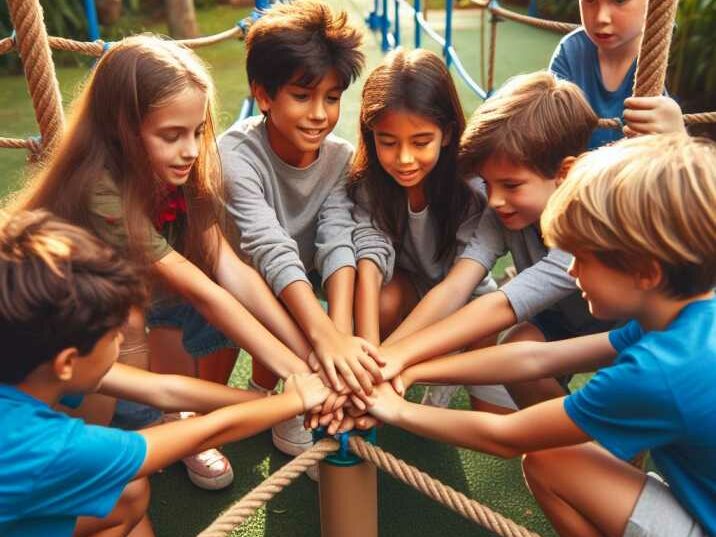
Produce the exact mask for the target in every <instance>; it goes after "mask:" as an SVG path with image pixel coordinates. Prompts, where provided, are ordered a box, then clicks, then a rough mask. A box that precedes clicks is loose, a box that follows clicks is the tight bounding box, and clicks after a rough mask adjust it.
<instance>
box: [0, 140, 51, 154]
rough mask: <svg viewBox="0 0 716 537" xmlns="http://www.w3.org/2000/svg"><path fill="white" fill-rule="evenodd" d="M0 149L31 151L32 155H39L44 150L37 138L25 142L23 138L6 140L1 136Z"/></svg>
mask: <svg viewBox="0 0 716 537" xmlns="http://www.w3.org/2000/svg"><path fill="white" fill-rule="evenodd" d="M0 147H3V148H6V149H29V150H30V151H31V152H32V153H39V152H40V150H41V149H42V144H40V142H39V140H37V138H27V139H25V140H23V139H21V138H5V137H3V136H0Z"/></svg>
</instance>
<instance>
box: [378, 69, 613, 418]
mask: <svg viewBox="0 0 716 537" xmlns="http://www.w3.org/2000/svg"><path fill="white" fill-rule="evenodd" d="M596 122H597V118H596V116H595V115H594V112H592V110H591V108H590V107H589V105H588V104H587V102H586V101H585V99H584V97H583V95H582V92H581V91H580V90H579V88H577V87H576V86H575V85H574V84H572V83H570V82H565V81H558V80H556V79H555V78H554V77H553V76H552V75H551V74H549V73H546V72H537V73H533V74H530V75H523V76H519V77H516V78H514V79H513V80H511V81H510V82H509V83H508V84H506V85H505V86H504V87H503V88H502V90H501V91H500V92H499V93H498V94H496V95H495V96H494V97H493V98H491V99H489V100H488V101H486V102H485V103H484V104H483V105H482V106H481V107H480V108H479V109H478V110H477V111H476V112H475V114H474V116H473V117H472V119H471V120H470V123H469V124H468V127H467V129H466V131H465V134H464V135H463V138H462V141H461V156H460V159H461V165H462V166H463V167H464V169H465V170H466V171H467V172H469V173H470V174H474V173H478V174H479V175H480V176H481V177H482V178H483V179H484V180H485V183H486V185H487V192H488V204H489V209H488V210H487V211H486V212H485V214H484V216H483V217H482V219H481V221H480V224H479V226H478V228H477V230H476V231H475V233H474V235H473V237H472V239H471V241H470V243H469V244H468V246H467V247H466V248H465V249H464V251H463V252H462V253H461V254H460V256H459V260H458V261H457V263H455V265H454V266H453V267H452V269H451V270H450V273H449V274H448V275H447V277H446V278H445V280H443V282H441V283H440V284H438V285H437V286H435V287H434V288H433V289H432V290H431V291H430V292H429V293H428V294H427V295H426V296H425V298H424V299H423V300H422V301H421V302H420V304H418V306H417V307H416V308H415V309H414V310H413V312H412V313H411V314H410V315H409V316H408V318H407V319H406V320H405V321H404V322H403V324H402V325H401V326H400V327H398V329H397V330H396V331H395V332H394V333H393V334H392V335H391V337H390V338H389V339H388V340H387V341H386V342H385V344H384V346H383V347H381V354H382V355H383V356H384V357H385V359H386V360H388V361H389V362H392V363H393V365H392V366H391V369H392V370H393V371H395V370H399V369H401V368H402V367H405V365H409V364H411V363H414V362H417V361H421V360H424V359H426V358H431V357H433V356H437V355H440V354H444V353H447V352H452V351H456V350H459V349H461V348H464V347H465V346H467V345H470V344H473V343H474V342H476V341H479V340H481V339H483V338H485V337H486V336H489V335H492V334H496V333H498V332H499V331H501V330H504V329H507V328H509V327H511V326H513V325H515V324H516V323H519V324H517V326H515V327H514V328H513V329H512V330H510V332H509V333H508V334H507V336H506V338H505V340H506V341H516V340H525V339H528V340H537V341H545V340H546V341H553V340H557V339H565V338H567V337H572V336H575V335H582V334H587V333H593V332H595V331H601V330H602V329H603V328H602V327H603V324H602V323H599V322H597V321H595V319H593V318H592V317H591V316H590V315H589V312H588V311H587V305H586V303H585V302H584V301H583V300H582V298H581V297H580V296H579V292H578V290H577V288H576V284H575V282H574V279H573V278H572V277H571V276H569V274H567V269H568V266H569V263H570V260H571V257H570V256H569V255H568V254H566V253H565V252H562V251H561V250H558V249H553V248H547V247H546V246H545V245H544V243H543V242H542V237H541V234H540V230H539V225H538V224H539V217H540V214H541V213H542V210H543V209H544V207H545V205H546V204H547V201H548V200H549V197H550V196H551V195H552V193H553V192H554V191H555V189H556V188H557V186H558V185H559V183H560V182H561V180H562V174H561V172H560V169H561V168H562V167H563V166H564V165H565V164H568V163H569V161H570V160H572V159H573V158H574V157H575V156H576V155H579V154H580V153H581V152H582V151H583V150H584V148H585V146H586V143H587V139H588V137H589V135H590V134H591V132H592V129H593V128H594V126H595V125H596ZM507 252H510V253H511V254H512V257H513V260H514V262H515V265H516V267H517V271H518V275H517V277H515V278H514V279H513V280H511V281H510V282H508V283H506V284H505V285H504V286H502V288H501V289H500V290H499V291H496V292H493V293H488V294H486V295H483V296H480V297H478V298H476V299H475V300H473V301H472V302H470V303H469V304H468V305H466V306H464V307H462V308H461V309H459V310H458V308H460V307H461V306H462V305H463V304H464V303H465V300H466V298H467V297H468V296H469V294H470V293H471V292H472V289H474V287H475V285H477V283H478V282H480V281H482V279H483V278H484V277H485V275H486V274H487V273H488V271H489V270H490V269H491V268H492V266H493V265H494V264H495V261H496V260H497V259H498V258H499V257H500V256H502V255H504V254H505V253H507ZM456 310H458V311H456ZM453 312H455V313H453ZM451 314H452V315H451ZM407 335H410V337H409V338H408V337H406V336H407ZM384 374H386V373H385V372H384ZM391 375H392V373H391V372H388V373H387V376H391ZM563 384H564V382H563ZM481 391H482V392H483V393H478V392H481ZM491 391H495V390H494V389H493V390H490V391H488V392H487V393H485V392H484V390H479V389H476V390H474V391H473V395H475V396H476V397H477V398H478V399H483V400H486V401H487V402H488V403H493V404H496V405H498V406H504V405H505V404H507V405H509V404H510V401H509V399H506V397H505V394H504V393H500V392H498V393H496V394H495V395H494V396H493V395H492V394H491V393H490V392H491ZM509 391H510V394H511V395H512V399H514V402H515V403H517V405H518V406H527V405H529V404H533V403H535V402H537V401H541V400H543V399H546V398H550V397H557V396H560V395H563V394H564V387H560V386H559V385H558V384H557V383H556V382H555V381H554V379H545V380H544V381H541V382H539V383H529V384H526V385H523V386H517V385H513V386H510V387H509Z"/></svg>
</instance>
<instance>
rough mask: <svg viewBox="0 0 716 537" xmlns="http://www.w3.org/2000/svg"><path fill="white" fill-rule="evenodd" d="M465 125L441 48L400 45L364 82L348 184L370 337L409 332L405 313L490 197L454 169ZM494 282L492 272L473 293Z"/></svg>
mask: <svg viewBox="0 0 716 537" xmlns="http://www.w3.org/2000/svg"><path fill="white" fill-rule="evenodd" d="M464 129H465V117H464V114H463V111H462V108H461V106H460V101H459V99H458V96H457V91H456V89H455V85H454V83H453V81H452V78H451V76H450V73H449V72H448V71H447V69H446V67H445V65H444V64H443V62H442V60H441V59H440V58H439V57H438V56H437V55H436V54H434V53H432V52H429V51H426V50H413V51H410V52H405V51H403V50H399V51H396V52H395V53H393V54H391V55H389V56H388V57H387V58H386V59H385V61H384V62H383V64H382V65H380V66H378V67H377V68H376V69H375V70H374V71H373V72H372V73H371V74H370V76H369V77H368V79H367V80H366V83H365V87H364V89H363V102H362V105H361V113H360V140H359V142H358V149H357V153H356V157H355V160H354V164H353V169H352V183H351V186H350V190H351V196H352V197H353V199H354V201H355V202H356V208H355V210H354V218H355V219H356V221H357V227H356V230H355V231H354V234H353V240H354V243H355V247H356V257H357V258H358V259H359V261H358V283H357V298H356V300H355V304H356V314H355V319H356V328H357V333H358V335H360V336H362V337H364V338H366V339H367V340H368V341H371V342H373V343H378V342H380V341H381V340H384V341H385V342H390V341H393V340H397V339H400V338H402V337H405V336H407V335H408V334H407V333H403V332H405V330H401V328H402V327H400V326H399V325H400V323H401V321H402V320H403V319H404V318H405V317H406V316H407V315H408V313H410V311H411V310H412V308H413V307H414V306H415V305H416V304H417V303H418V301H419V299H420V298H421V297H422V296H424V295H425V294H426V293H427V292H429V290H430V289H431V288H432V287H433V286H435V285H436V284H437V283H439V282H440V281H441V280H442V279H443V278H444V277H445V276H446V275H447V273H448V272H449V271H450V268H451V267H452V265H453V262H454V260H455V259H456V256H457V255H458V254H459V253H460V252H461V251H462V249H464V247H465V245H466V243H467V241H469V239H470V237H471V236H472V233H473V231H474V230H475V229H476V227H477V223H478V221H479V219H480V216H481V214H482V210H483V208H484V195H483V193H482V192H481V191H480V187H479V182H478V180H476V181H474V182H470V183H466V182H464V181H463V180H462V179H461V178H460V177H459V176H458V171H457V154H458V146H459V142H460V136H461V135H462V132H463V130H464ZM494 289H496V286H495V283H494V281H493V280H492V278H490V277H489V276H488V277H487V278H485V280H484V281H483V282H482V283H481V284H480V285H479V286H478V287H477V288H476V289H475V290H474V292H475V293H477V294H481V293H485V292H488V291H491V290H494ZM396 328H397V329H396ZM386 338H387V339H386Z"/></svg>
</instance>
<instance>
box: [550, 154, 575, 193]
mask: <svg viewBox="0 0 716 537" xmlns="http://www.w3.org/2000/svg"><path fill="white" fill-rule="evenodd" d="M576 160H577V157H573V156H569V157H564V159H562V164H560V165H559V171H558V172H557V177H555V180H556V181H557V186H559V185H561V184H562V181H564V180H565V179H566V178H567V174H568V173H569V170H571V169H572V165H573V164H574V162H575V161H576Z"/></svg>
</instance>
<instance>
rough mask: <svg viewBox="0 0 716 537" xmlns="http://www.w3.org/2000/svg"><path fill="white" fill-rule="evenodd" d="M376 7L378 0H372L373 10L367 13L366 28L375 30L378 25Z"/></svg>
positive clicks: (378, 18)
mask: <svg viewBox="0 0 716 537" xmlns="http://www.w3.org/2000/svg"><path fill="white" fill-rule="evenodd" d="M378 9H379V5H378V0H373V10H372V11H371V12H370V13H368V17H367V18H366V22H367V23H368V28H370V29H371V30H377V29H378V28H379V27H380V15H379V14H378Z"/></svg>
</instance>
